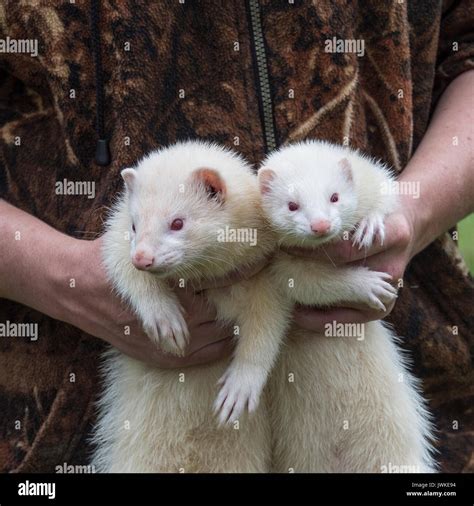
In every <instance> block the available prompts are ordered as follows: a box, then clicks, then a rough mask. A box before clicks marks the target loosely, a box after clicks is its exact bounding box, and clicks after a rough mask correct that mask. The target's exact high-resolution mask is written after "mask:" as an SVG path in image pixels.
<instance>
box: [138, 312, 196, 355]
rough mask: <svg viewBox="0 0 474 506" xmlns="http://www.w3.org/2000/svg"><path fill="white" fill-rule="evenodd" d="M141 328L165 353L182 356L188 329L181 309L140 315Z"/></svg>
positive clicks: (187, 338)
mask: <svg viewBox="0 0 474 506" xmlns="http://www.w3.org/2000/svg"><path fill="white" fill-rule="evenodd" d="M142 323H143V330H144V331H145V333H146V334H147V335H148V337H149V338H150V339H152V340H153V341H154V342H156V343H157V344H158V346H159V347H160V349H161V350H162V351H164V352H165V353H170V354H172V355H177V356H179V357H182V356H184V354H185V350H186V347H187V345H188V342H189V330H188V326H187V324H186V321H185V320H184V317H183V314H182V312H181V310H178V311H175V312H173V313H168V314H167V315H165V316H162V315H160V313H159V312H154V313H152V312H150V314H149V315H148V316H147V317H145V318H144V317H143V315H142Z"/></svg>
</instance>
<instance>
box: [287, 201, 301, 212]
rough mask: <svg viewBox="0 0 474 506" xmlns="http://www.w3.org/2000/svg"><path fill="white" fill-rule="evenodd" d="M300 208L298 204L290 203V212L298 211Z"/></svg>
mask: <svg viewBox="0 0 474 506" xmlns="http://www.w3.org/2000/svg"><path fill="white" fill-rule="evenodd" d="M299 208H300V206H299V205H298V204H297V203H296V202H288V209H289V210H290V211H297V210H298V209H299Z"/></svg>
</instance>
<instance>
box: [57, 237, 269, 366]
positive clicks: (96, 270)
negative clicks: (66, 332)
mask: <svg viewBox="0 0 474 506" xmlns="http://www.w3.org/2000/svg"><path fill="white" fill-rule="evenodd" d="M73 241H74V242H73V243H71V244H70V246H69V254H68V265H69V267H68V268H67V269H65V270H64V269H62V270H63V272H64V275H62V276H58V279H57V281H56V283H57V288H56V290H57V294H58V295H57V300H58V301H60V306H59V308H58V315H57V318H58V319H61V320H63V321H66V322H68V323H71V324H72V325H74V326H76V327H78V328H80V329H81V330H83V331H85V332H87V333H88V334H91V335H93V336H96V337H98V338H100V339H103V340H104V341H107V342H108V343H110V344H111V345H113V346H114V347H116V348H117V349H119V350H120V351H122V352H123V353H125V354H126V355H129V356H130V357H133V358H135V359H137V360H140V361H142V362H147V363H149V364H152V365H156V366H158V367H162V368H174V367H176V368H178V367H187V366H191V365H198V364H203V363H208V362H212V361H214V360H218V359H220V358H223V357H225V356H227V355H229V354H230V353H231V352H232V349H233V343H232V331H231V329H230V328H228V327H223V326H221V325H219V324H217V323H216V321H215V318H216V313H215V310H214V308H212V307H211V306H210V305H209V304H208V303H207V301H206V299H205V296H204V295H202V294H201V293H200V292H197V293H195V292H194V291H193V290H191V289H176V293H177V295H178V297H179V299H180V302H181V304H182V305H183V308H184V310H185V312H186V315H187V318H186V321H187V324H188V327H189V331H190V342H189V346H188V349H187V351H186V356H185V357H175V356H172V355H169V354H165V353H162V352H160V350H159V349H158V348H157V346H156V345H155V344H153V343H152V341H151V340H150V339H149V338H148V336H147V335H146V334H145V333H144V332H143V330H142V329H141V325H140V323H139V322H138V321H137V319H136V317H135V316H134V315H133V314H132V313H131V311H130V310H129V309H128V308H127V307H126V306H125V305H124V304H123V303H122V302H121V300H120V299H119V298H118V297H117V296H115V295H114V294H113V293H112V289H111V286H110V284H109V282H108V279H107V277H106V274H105V271H104V268H103V266H102V265H101V262H100V258H101V253H100V245H101V239H97V240H95V241H80V240H73ZM263 266H264V262H262V263H260V264H259V265H256V266H254V267H253V268H252V269H251V270H247V271H245V272H243V271H242V272H239V273H237V272H236V273H233V274H231V275H229V276H228V277H226V278H223V279H220V280H219V281H218V282H215V283H213V284H212V285H207V286H201V287H200V289H201V290H203V289H206V288H215V287H220V286H227V285H230V284H232V283H235V282H236V281H238V280H240V279H242V278H244V277H251V276H252V275H253V274H255V273H256V272H258V271H259V270H260V269H261V268H263ZM70 279H74V286H73V287H71V286H70V282H69V280H70Z"/></svg>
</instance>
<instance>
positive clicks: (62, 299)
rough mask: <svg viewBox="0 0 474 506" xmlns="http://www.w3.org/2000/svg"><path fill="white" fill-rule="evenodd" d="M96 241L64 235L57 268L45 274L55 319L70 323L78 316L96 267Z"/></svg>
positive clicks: (58, 254) (58, 253)
mask: <svg viewBox="0 0 474 506" xmlns="http://www.w3.org/2000/svg"><path fill="white" fill-rule="evenodd" d="M98 242H99V241H97V240H95V241H86V240H81V239H74V238H71V237H67V240H65V241H63V242H62V245H61V248H60V249H59V250H58V252H57V268H56V269H53V270H52V271H51V272H50V274H49V283H50V286H51V290H52V291H53V293H54V294H55V296H56V297H55V298H56V301H57V315H56V316H55V318H57V319H59V320H62V321H65V322H68V323H72V324H74V322H75V321H76V320H77V318H80V317H81V315H80V307H81V304H79V303H78V300H81V299H83V298H84V297H86V298H87V296H88V292H89V287H91V286H92V284H93V278H94V272H95V268H96V266H97V262H98V260H97V257H96V254H95V250H96V249H98Z"/></svg>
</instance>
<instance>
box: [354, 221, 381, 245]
mask: <svg viewBox="0 0 474 506" xmlns="http://www.w3.org/2000/svg"><path fill="white" fill-rule="evenodd" d="M376 237H378V238H379V240H380V244H381V245H382V244H383V242H384V240H385V225H384V216H383V215H382V214H371V215H369V216H367V217H365V218H363V219H362V220H361V221H360V223H359V225H358V226H357V229H356V231H355V232H354V235H353V237H352V245H353V246H358V247H359V249H362V248H370V247H371V246H372V244H373V243H374V242H375V239H376Z"/></svg>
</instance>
